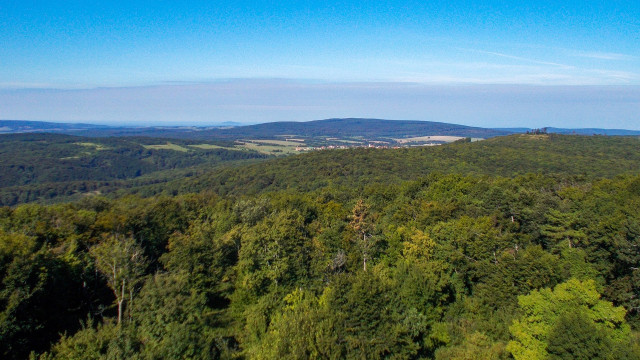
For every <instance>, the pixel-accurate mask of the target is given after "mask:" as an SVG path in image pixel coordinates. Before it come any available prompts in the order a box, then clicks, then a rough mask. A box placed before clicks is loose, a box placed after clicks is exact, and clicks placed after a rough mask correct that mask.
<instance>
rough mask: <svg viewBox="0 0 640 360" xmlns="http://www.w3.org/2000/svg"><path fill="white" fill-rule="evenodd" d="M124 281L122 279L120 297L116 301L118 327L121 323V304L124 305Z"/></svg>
mask: <svg viewBox="0 0 640 360" xmlns="http://www.w3.org/2000/svg"><path fill="white" fill-rule="evenodd" d="M125 283H126V281H125V279H122V293H121V295H120V299H119V300H118V325H120V322H121V321H122V304H123V303H124V286H125Z"/></svg>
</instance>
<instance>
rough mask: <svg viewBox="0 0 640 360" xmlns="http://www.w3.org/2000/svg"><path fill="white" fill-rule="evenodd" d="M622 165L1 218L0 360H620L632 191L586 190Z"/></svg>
mask: <svg viewBox="0 0 640 360" xmlns="http://www.w3.org/2000/svg"><path fill="white" fill-rule="evenodd" d="M40 140H42V141H44V140H46V137H44V138H42V139H40ZM40 140H39V141H40ZM65 141H66V140H65ZM74 141H75V140H74ZM105 141H106V142H104V143H101V144H103V145H104V146H105V147H111V148H113V149H115V148H117V146H119V145H118V144H119V142H118V141H117V140H105ZM136 141H138V142H141V143H142V144H146V145H149V144H151V145H153V143H145V142H144V140H143V139H137V140H136ZM175 143H176V144H178V143H177V142H175ZM34 146H40V145H34ZM73 146H76V145H73ZM79 146H82V148H83V149H88V150H87V151H93V150H91V149H96V150H95V151H101V152H103V151H107V150H104V149H103V150H97V149H98V148H97V147H95V146H93V145H92V146H91V147H89V146H88V145H86V144H85V145H79ZM181 146H183V147H184V148H190V147H189V146H188V144H186V143H184V144H181ZM590 146H594V147H595V148H598V147H600V148H602V147H607V146H610V148H611V154H614V155H615V156H618V155H620V154H622V153H624V152H625V151H627V152H628V154H627V153H625V154H626V155H625V156H624V157H623V159H620V160H619V162H613V163H612V161H613V160H612V159H611V158H608V156H609V155H607V154H608V153H606V152H603V154H602V155H597V156H595V155H594V156H595V158H594V159H590V158H583V155H584V156H591V155H593V154H591V152H593V151H594V150H593V149H591V148H589V147H590ZM69 148H71V146H70V144H69V143H65V144H63V145H61V148H60V149H61V151H62V150H64V149H69ZM629 149H631V150H634V149H637V139H626V138H624V139H610V138H597V139H595V138H575V137H564V136H551V135H549V136H547V135H539V136H538V135H536V137H517V136H514V137H508V138H504V139H495V140H490V141H484V142H481V143H462V142H461V143H457V144H453V145H448V146H443V147H439V148H429V149H398V150H394V151H377V150H365V149H361V150H349V151H337V152H318V153H314V154H307V155H303V156H293V157H289V158H286V159H280V160H278V161H275V162H265V163H264V164H255V165H249V166H239V167H237V168H225V169H222V168H218V169H217V170H215V171H213V172H211V173H208V175H207V176H206V177H192V178H190V179H187V178H184V177H181V175H180V174H184V173H180V172H179V171H178V172H171V173H167V174H166V175H167V176H168V177H175V183H173V184H172V185H170V186H168V187H167V186H166V185H167V183H166V182H164V181H163V182H160V183H158V186H157V188H153V187H145V188H141V187H135V186H134V188H135V189H134V188H132V189H130V190H132V191H140V194H142V193H144V194H145V196H141V195H124V194H125V193H127V192H128V190H126V189H120V191H122V192H121V193H120V195H123V196H117V197H114V198H104V197H100V196H91V197H85V198H83V199H82V200H81V201H77V202H72V203H67V204H57V205H39V204H26V205H20V206H16V207H13V208H8V207H5V208H0V351H1V353H0V357H2V358H8V359H12V358H26V357H27V356H29V354H30V353H31V354H32V356H33V357H38V356H40V357H41V358H42V359H51V358H58V359H66V358H71V359H73V358H96V359H98V358H100V359H122V358H127V359H158V358H169V359H183V358H192V359H198V358H223V359H227V358H247V359H252V358H263V359H274V358H278V359H279V358H335V359H342V358H372V359H375V358H410V359H418V358H426V359H433V358H436V359H458V358H468V359H506V358H509V357H510V356H511V355H513V356H514V357H516V358H531V359H534V358H536V356H537V357H539V358H545V357H550V358H559V359H565V358H572V357H574V358H575V357H583V358H598V357H599V356H600V357H605V358H607V357H608V358H616V359H637V358H638V351H639V349H640V346H639V345H638V344H639V343H640V342H639V341H638V338H639V335H638V332H637V329H638V325H639V324H640V316H639V314H638V309H640V305H639V304H640V303H639V301H640V300H639V299H640V285H639V284H640V272H639V271H638V264H639V263H640V255H639V253H638V251H637V249H638V246H639V245H640V244H639V243H638V242H639V241H640V225H639V224H640V219H639V218H638V211H637V209H639V208H640V190H639V189H640V185H638V184H640V178H639V177H638V176H637V175H636V176H634V175H625V176H617V177H611V178H601V179H596V178H595V176H604V175H606V176H609V175H615V174H619V173H621V172H625V171H627V170H628V171H631V172H634V171H636V170H634V169H637V166H638V165H637V164H638V163H637V160H636V158H635V156H636V155H634V154H636V153H637V152H634V151H635V150H634V151H630V150H629ZM600 150H602V149H600ZM65 151H66V150H65ZM157 151H170V150H157ZM176 153H177V152H176ZM559 153H562V154H565V153H566V154H567V158H566V159H563V158H555V156H556V155H557V154H559ZM554 154H555V155H554ZM585 154H586V155H585ZM590 154H591V155H590ZM183 155H184V154H183ZM614 155H612V156H614ZM535 156H549V158H547V159H545V158H535V159H534V157H535ZM567 159H570V160H567ZM616 161H618V160H616ZM605 163H606V164H607V167H606V169H605V167H604V166H603V164H605ZM623 168H624V169H625V170H622V169H623ZM531 169H533V170H534V171H535V172H545V171H547V172H556V171H557V172H558V174H555V175H542V174H527V175H517V174H520V173H523V172H526V171H530V170H531ZM433 170H441V171H442V173H432V172H431V171H433ZM288 171H295V172H296V173H288ZM492 172H494V173H495V174H502V175H503V176H504V177H500V176H497V175H495V174H492ZM582 172H587V173H589V174H590V175H589V176H583V175H579V174H581V173H582ZM483 174H484V175H483ZM576 174H577V175H576ZM174 185H175V186H177V187H173V186H174ZM118 186H119V185H118ZM201 189H206V191H203V192H200V193H192V194H185V195H175V194H177V193H180V192H189V191H191V190H201ZM160 193H164V195H155V196H147V195H153V194H160ZM256 193H260V194H256ZM225 194H226V195H225ZM365 258H366V260H367V266H366V269H365V267H364V260H365ZM114 270H115V274H114ZM365 270H366V271H365ZM553 287H555V290H550V288H553ZM123 289H124V292H123ZM600 294H602V297H601V296H600ZM118 305H119V306H118ZM118 308H120V311H118ZM118 313H120V315H121V320H120V322H119V324H118ZM572 340H573V341H572ZM47 351H48V352H47Z"/></svg>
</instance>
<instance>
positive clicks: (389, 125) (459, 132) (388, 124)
mask: <svg viewBox="0 0 640 360" xmlns="http://www.w3.org/2000/svg"><path fill="white" fill-rule="evenodd" d="M282 134H295V135H298V136H305V137H318V136H326V137H364V138H367V139H373V138H400V137H412V136H424V135H448V136H461V137H473V138H489V137H494V136H500V135H507V134H510V132H508V131H503V130H492V129H485V128H479V127H471V126H464V125H456V124H447V123H441V122H432V121H415V120H382V119H358V118H348V119H327V120H315V121H307V122H293V121H290V122H273V123H265V124H258V125H248V126H240V127H233V128H229V129H213V130H208V131H203V132H199V133H194V134H193V136H196V137H198V138H205V137H207V136H213V137H224V138H238V137H273V136H276V135H282Z"/></svg>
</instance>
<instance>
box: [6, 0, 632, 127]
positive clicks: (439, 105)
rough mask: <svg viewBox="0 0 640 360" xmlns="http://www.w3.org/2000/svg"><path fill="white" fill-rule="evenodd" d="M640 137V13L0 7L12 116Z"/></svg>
mask: <svg viewBox="0 0 640 360" xmlns="http://www.w3.org/2000/svg"><path fill="white" fill-rule="evenodd" d="M330 117H376V118H390V119H416V120H432V121H446V122H454V123H459V124H465V125H475V126H486V127H498V126H507V127H517V126H525V127H540V126H558V127H604V128H628V129H640V2H639V1H616V0H609V1H589V0H584V1H570V0H567V1H562V2H561V1H544V0H543V1H518V0H514V1H482V2H481V1H454V0H450V1H424V0H423V1H393V0H390V1H384V2H382V1H380V2H377V1H375V2H374V1H322V2H321V1H277V2H274V1H242V0H239V1H162V0H155V1H136V0H130V1H117V0H113V1H105V2H93V1H74V0H69V1H64V2H53V1H29V0H20V1H14V0H11V1H9V0H0V119H20V120H49V121H68V122H97V123H107V124H154V123H159V124H185V125H187V124H188V125H192V124H196V125H198V124H202V125H205V124H212V123H218V122H224V121H237V122H247V123H255V122H265V121H305V120H313V119H321V118H330Z"/></svg>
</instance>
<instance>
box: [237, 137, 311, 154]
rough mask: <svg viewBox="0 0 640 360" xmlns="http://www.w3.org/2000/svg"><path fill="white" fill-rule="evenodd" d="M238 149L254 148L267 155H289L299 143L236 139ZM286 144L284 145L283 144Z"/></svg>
mask: <svg viewBox="0 0 640 360" xmlns="http://www.w3.org/2000/svg"><path fill="white" fill-rule="evenodd" d="M237 143H238V144H237V145H236V147H237V148H238V149H247V150H254V151H257V152H259V153H262V154H267V155H289V154H294V153H296V147H298V146H300V145H301V144H297V143H292V142H288V141H278V140H259V141H257V140H246V141H238V142H237ZM285 143H286V144H287V145H284V144H285Z"/></svg>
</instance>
